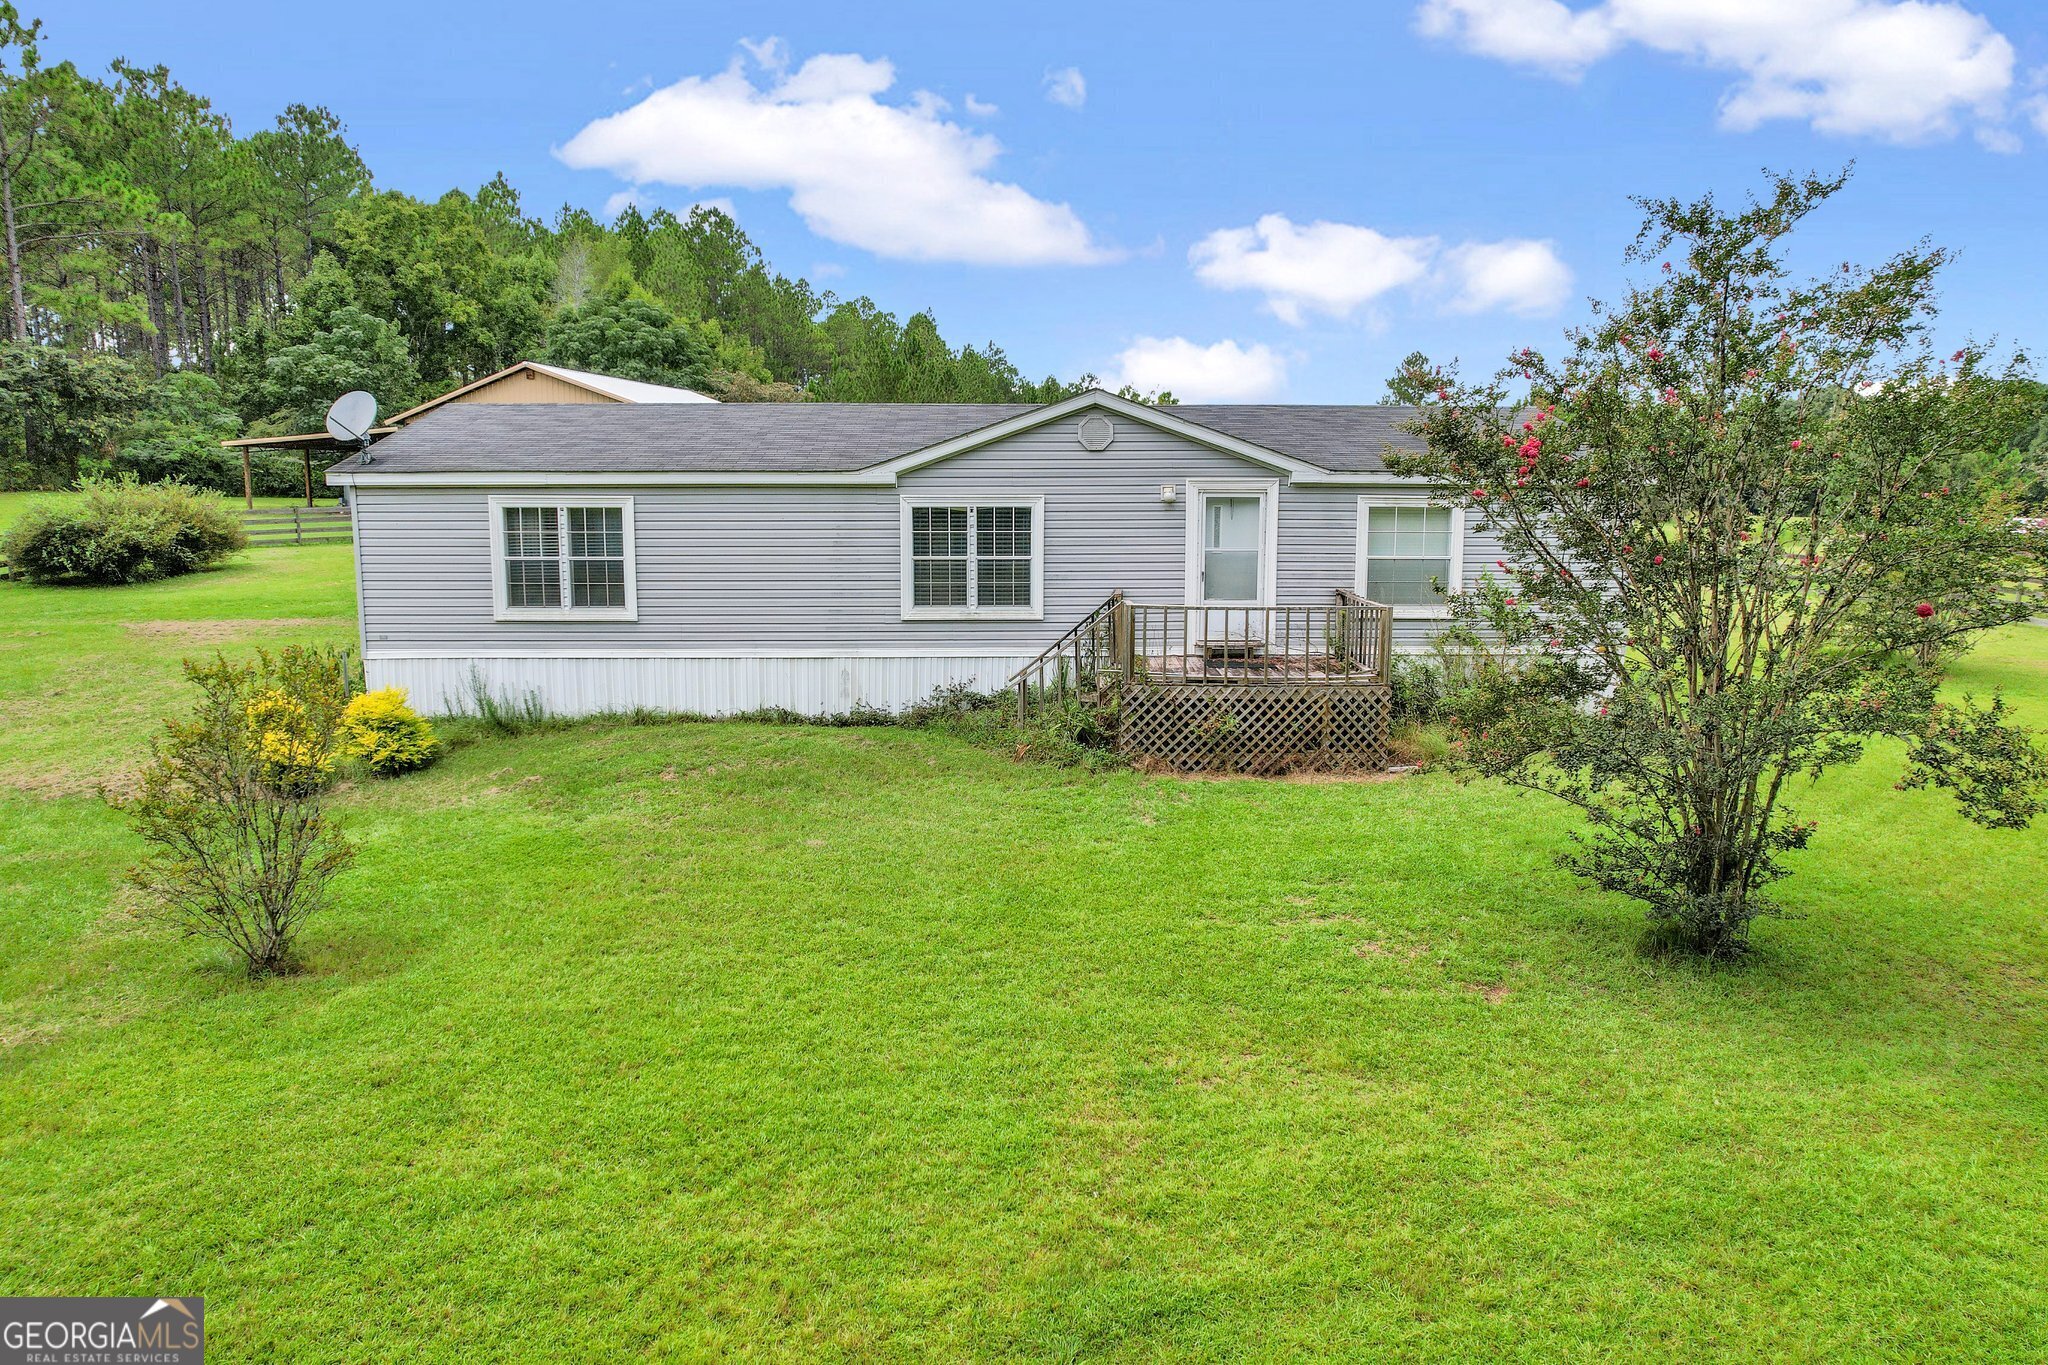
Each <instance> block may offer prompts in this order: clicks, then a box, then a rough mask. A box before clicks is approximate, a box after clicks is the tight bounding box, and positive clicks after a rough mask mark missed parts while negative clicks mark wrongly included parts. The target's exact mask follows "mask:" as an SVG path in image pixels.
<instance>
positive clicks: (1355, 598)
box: [1337, 588, 1394, 682]
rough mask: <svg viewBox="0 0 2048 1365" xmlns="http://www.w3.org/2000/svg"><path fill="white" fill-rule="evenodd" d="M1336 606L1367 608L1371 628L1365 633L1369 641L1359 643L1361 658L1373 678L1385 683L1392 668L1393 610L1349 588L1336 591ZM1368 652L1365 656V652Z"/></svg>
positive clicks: (1363, 640) (1364, 640)
mask: <svg viewBox="0 0 2048 1365" xmlns="http://www.w3.org/2000/svg"><path fill="white" fill-rule="evenodd" d="M1337 605H1339V606H1342V607H1368V608H1371V610H1372V614H1373V616H1374V617H1375V618H1376V619H1375V620H1374V621H1373V624H1372V628H1371V629H1370V630H1369V631H1368V632H1367V634H1368V635H1369V636H1370V638H1369V639H1362V640H1360V641H1359V645H1360V653H1361V656H1362V657H1367V658H1369V661H1370V664H1371V667H1372V671H1373V676H1374V677H1377V678H1378V679H1379V680H1380V681H1381V682H1385V681H1387V680H1388V678H1389V677H1390V676H1391V675H1392V673H1393V668H1394V609H1393V608H1392V607H1390V606H1388V605H1387V604H1386V603H1384V602H1375V601H1373V600H1372V599H1371V598H1370V597H1367V596H1365V595H1364V594H1363V593H1356V592H1353V591H1352V590H1351V589H1349V588H1339V589H1337ZM1368 649H1369V650H1370V654H1369V655H1367V654H1366V651H1367V650H1368Z"/></svg>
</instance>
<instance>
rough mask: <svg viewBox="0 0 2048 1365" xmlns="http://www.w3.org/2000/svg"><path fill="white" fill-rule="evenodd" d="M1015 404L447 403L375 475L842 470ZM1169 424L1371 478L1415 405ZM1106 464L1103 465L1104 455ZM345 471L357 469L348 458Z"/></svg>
mask: <svg viewBox="0 0 2048 1365" xmlns="http://www.w3.org/2000/svg"><path fill="white" fill-rule="evenodd" d="M1032 410H1033V406H1032V405H1031V404H1026V403H719V404H711V403H679V404H663V405H646V406H643V405H636V404H629V403H616V404H614V403H591V404H581V403H563V404H545V403H533V404H524V403H450V404H448V405H447V406H445V407H442V408H440V409H438V410H436V411H434V412H432V413H430V414H427V415H425V416H422V417H421V418H420V419H419V420H418V421H416V422H414V423H412V424H411V425H410V426H407V427H404V428H402V429H400V430H399V431H396V432H394V433H392V434H391V435H389V436H387V437H385V438H384V439H383V440H381V441H379V442H377V444H376V445H375V446H374V447H373V448H372V451H371V453H372V455H373V456H374V457H375V460H374V463H373V464H372V465H371V466H369V468H370V469H374V470H375V471H376V472H378V473H401V474H405V473H421V474H492V473H564V474H586V473H587V474H658V473H659V474H666V473H717V474H812V473H849V472H851V471H853V470H857V469H865V468H867V467H868V466H869V465H873V464H879V463H881V462H883V461H885V460H892V459H895V458H897V457H898V456H902V455H908V454H910V453H911V452H913V451H917V450H922V449H924V448H925V447H927V446H931V445H936V444H937V443H939V442H941V441H946V440H950V439H952V438H953V437H956V436H963V435H965V434H967V433H968V432H971V431H976V430H979V429H981V428H982V427H986V426H991V425H993V424H994V423H997V422H1000V421H1003V420H1004V419H1005V418H1009V417H1015V416H1017V415H1018V414H1020V413H1025V412H1030V411H1032ZM1165 411H1167V412H1168V413H1170V414H1171V415H1172V416H1174V417H1178V418H1180V419H1181V420H1183V421H1187V422H1193V423H1195V424H1196V425H1198V426H1204V427H1208V428H1209V429H1211V430H1212V431H1217V432H1221V433H1224V434H1225V435H1229V436H1234V437H1236V438H1238V439H1239V440H1243V441H1251V442H1253V443H1255V444H1257V445H1260V446H1263V447H1265V448H1266V449H1268V450H1273V451H1277V452H1279V453H1281V454H1283V455H1290V456H1293V457H1294V458H1296V459H1299V460H1304V461H1306V462H1308V463H1309V464H1312V465H1316V466H1318V467H1320V468H1323V469H1328V470H1331V471H1334V472H1340V473H1373V472H1377V471H1379V470H1381V469H1382V468H1384V466H1383V465H1382V464H1381V462H1380V452H1381V450H1382V449H1383V448H1384V447H1385V446H1386V445H1387V444H1388V443H1389V442H1392V443H1393V444H1395V445H1397V446H1401V447H1413V446H1414V445H1415V444H1416V442H1415V438H1414V437H1412V436H1409V435H1408V434H1406V433H1405V432H1402V431H1400V430H1399V424H1400V423H1402V422H1404V421H1407V420H1409V419H1410V418H1411V417H1412V416H1413V415H1414V410H1413V409H1412V408H1398V407H1338V406H1314V405H1292V404H1271V403H1257V404H1183V405H1181V406H1179V407H1174V408H1169V409H1166V410H1165ZM1105 458H1113V457H1109V456H1106V457H1105ZM342 467H344V468H349V469H358V468H363V467H362V466H358V465H356V464H355V462H354V459H353V458H350V459H349V460H345V461H343V462H342Z"/></svg>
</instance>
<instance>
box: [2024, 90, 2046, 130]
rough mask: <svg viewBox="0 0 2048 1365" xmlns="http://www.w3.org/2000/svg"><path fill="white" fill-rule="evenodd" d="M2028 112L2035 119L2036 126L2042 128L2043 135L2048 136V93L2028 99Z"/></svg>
mask: <svg viewBox="0 0 2048 1365" xmlns="http://www.w3.org/2000/svg"><path fill="white" fill-rule="evenodd" d="M2026 112H2027V116H2028V117H2029V118H2031V119H2033V120H2034V126H2035V127H2036V128H2038V129H2040V130H2041V136H2042V137H2048V95H2036V96H2034V97H2033V98H2032V99H2030V100H2028V101H2027V103H2026Z"/></svg>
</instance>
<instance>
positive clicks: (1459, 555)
mask: <svg viewBox="0 0 2048 1365" xmlns="http://www.w3.org/2000/svg"><path fill="white" fill-rule="evenodd" d="M1439 506H1442V504H1441V503H1433V502H1424V501H1418V500H1417V499H1414V498H1386V497H1377V498H1376V497H1372V496H1366V497H1361V498H1360V499H1359V500H1358V564H1357V567H1356V569H1355V570H1354V572H1353V574H1352V583H1351V590H1352V591H1353V592H1355V593H1357V594H1358V595H1359V596H1361V597H1370V596H1371V594H1370V593H1368V592H1367V591H1366V590H1365V587H1366V584H1365V578H1366V560H1365V557H1366V535H1367V532H1368V527H1369V524H1370V523H1371V521H1372V518H1371V517H1370V516H1368V515H1367V513H1368V511H1369V510H1370V509H1372V508H1374V507H1439ZM1444 588H1445V590H1446V591H1447V592H1450V593H1460V592H1463V591H1464V590H1465V509H1464V508H1462V507H1453V508H1452V509H1451V572H1450V577H1449V580H1448V581H1447V582H1445V584H1444ZM1394 615H1395V616H1397V617H1399V618H1401V619H1402V620H1404V621H1444V620H1448V619H1450V615H1451V607H1450V603H1449V602H1445V603H1444V605H1442V606H1440V607H1421V606H1414V605H1408V606H1397V607H1395V608H1394Z"/></svg>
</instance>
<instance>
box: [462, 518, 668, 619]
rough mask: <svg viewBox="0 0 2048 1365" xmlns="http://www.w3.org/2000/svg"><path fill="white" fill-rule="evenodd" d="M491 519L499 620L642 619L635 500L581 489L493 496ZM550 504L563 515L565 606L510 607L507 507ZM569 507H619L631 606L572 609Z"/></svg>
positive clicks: (495, 611)
mask: <svg viewBox="0 0 2048 1365" xmlns="http://www.w3.org/2000/svg"><path fill="white" fill-rule="evenodd" d="M488 503H489V506H490V518H491V619H493V620H496V621H637V620H639V619H640V591H639V581H638V579H637V578H636V576H635V574H634V568H633V565H634V559H635V555H634V552H633V500H632V499H631V498H629V497H618V496H610V497H602V496H597V495H594V494H586V493H578V494H575V495H574V496H568V497H559V496H558V497H545V496H542V497H535V496H531V495H529V496H527V497H511V496H507V497H493V498H490V499H488ZM508 507H548V508H553V509H555V515H556V517H557V518H559V520H558V522H557V530H558V532H559V544H560V547H561V551H560V552H561V556H562V603H563V604H562V605H561V606H559V607H508V606H506V605H505V509H506V508H508ZM570 507H616V508H618V509H619V511H620V516H619V523H620V526H621V528H622V529H623V530H624V532H625V549H626V605H625V606H623V607H572V606H570V605H568V602H569V527H568V520H569V519H568V516H567V515H566V513H565V512H564V511H563V509H565V508H570Z"/></svg>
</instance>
